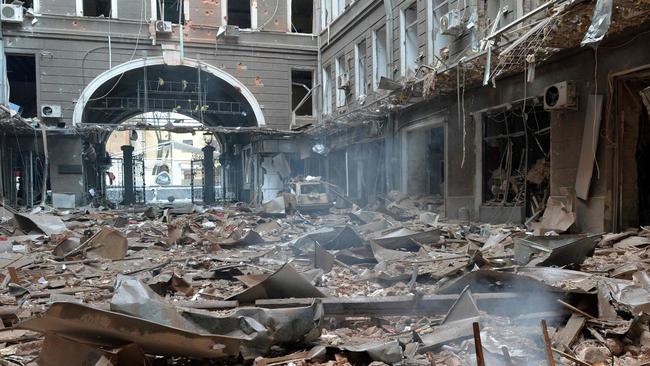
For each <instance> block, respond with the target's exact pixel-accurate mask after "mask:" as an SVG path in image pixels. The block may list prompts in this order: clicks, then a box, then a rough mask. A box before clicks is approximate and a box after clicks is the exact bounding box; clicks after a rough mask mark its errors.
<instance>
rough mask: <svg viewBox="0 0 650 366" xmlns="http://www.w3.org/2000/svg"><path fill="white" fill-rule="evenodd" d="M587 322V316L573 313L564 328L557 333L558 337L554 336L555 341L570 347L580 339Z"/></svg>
mask: <svg viewBox="0 0 650 366" xmlns="http://www.w3.org/2000/svg"><path fill="white" fill-rule="evenodd" d="M585 324H587V318H586V317H585V316H583V315H580V314H577V313H574V314H573V315H571V317H570V318H569V321H568V322H567V323H566V325H565V326H564V328H562V329H561V330H560V331H559V332H558V333H557V334H556V337H554V338H555V339H554V341H555V342H554V343H555V344H558V345H561V346H562V347H566V348H565V349H568V348H570V347H571V345H572V344H573V342H575V341H576V339H578V336H579V335H580V332H581V331H582V328H583V327H584V326H585Z"/></svg>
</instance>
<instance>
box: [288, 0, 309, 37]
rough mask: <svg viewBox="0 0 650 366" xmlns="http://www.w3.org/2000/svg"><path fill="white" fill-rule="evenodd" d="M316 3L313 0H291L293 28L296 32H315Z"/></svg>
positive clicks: (291, 30) (292, 30)
mask: <svg viewBox="0 0 650 366" xmlns="http://www.w3.org/2000/svg"><path fill="white" fill-rule="evenodd" d="M313 17H314V4H313V2H312V1H311V0H291V17H290V18H291V29H290V30H289V31H290V32H294V33H313V22H312V20H313Z"/></svg>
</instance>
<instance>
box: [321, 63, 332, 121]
mask: <svg viewBox="0 0 650 366" xmlns="http://www.w3.org/2000/svg"><path fill="white" fill-rule="evenodd" d="M322 88H323V95H322V96H323V98H322V99H323V100H322V102H323V108H322V112H323V114H324V115H327V114H331V113H332V68H331V66H327V67H324V68H323V82H322Z"/></svg>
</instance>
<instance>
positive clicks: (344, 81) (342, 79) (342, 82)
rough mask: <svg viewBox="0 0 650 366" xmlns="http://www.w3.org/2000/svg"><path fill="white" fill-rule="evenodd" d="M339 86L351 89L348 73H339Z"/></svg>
mask: <svg viewBox="0 0 650 366" xmlns="http://www.w3.org/2000/svg"><path fill="white" fill-rule="evenodd" d="M338 88H339V89H343V90H348V89H350V78H349V77H348V74H347V73H344V74H341V75H339V80H338Z"/></svg>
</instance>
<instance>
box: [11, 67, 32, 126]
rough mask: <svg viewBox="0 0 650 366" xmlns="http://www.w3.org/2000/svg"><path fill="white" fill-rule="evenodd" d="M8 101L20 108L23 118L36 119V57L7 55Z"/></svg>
mask: <svg viewBox="0 0 650 366" xmlns="http://www.w3.org/2000/svg"><path fill="white" fill-rule="evenodd" d="M7 79H8V80H9V101H10V102H11V103H14V104H16V105H18V106H19V107H20V110H21V111H22V112H21V115H22V116H23V117H25V118H32V117H36V115H37V110H38V108H37V103H36V56H34V55H7Z"/></svg>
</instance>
